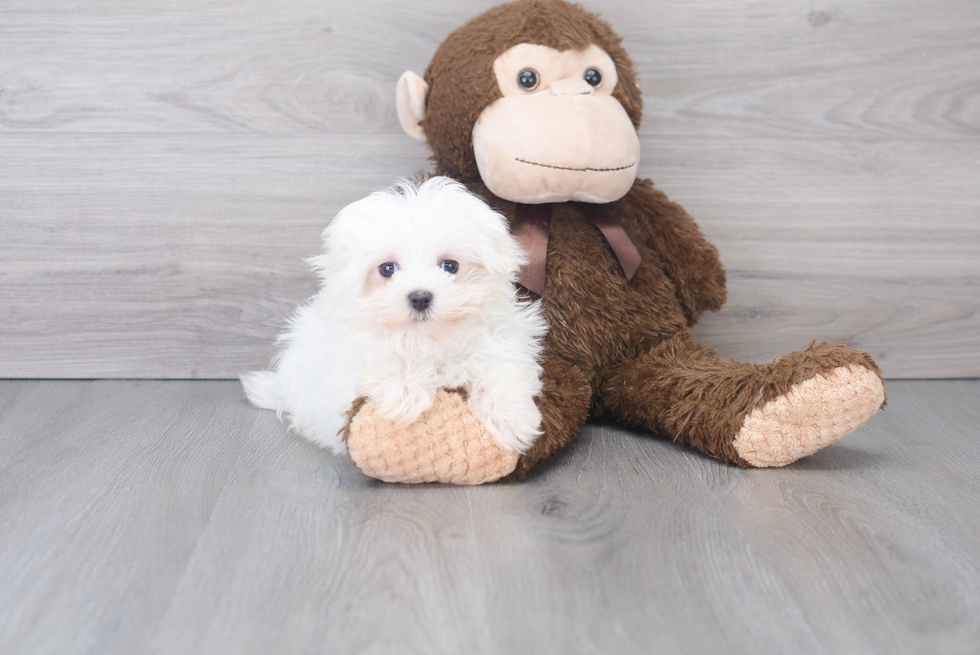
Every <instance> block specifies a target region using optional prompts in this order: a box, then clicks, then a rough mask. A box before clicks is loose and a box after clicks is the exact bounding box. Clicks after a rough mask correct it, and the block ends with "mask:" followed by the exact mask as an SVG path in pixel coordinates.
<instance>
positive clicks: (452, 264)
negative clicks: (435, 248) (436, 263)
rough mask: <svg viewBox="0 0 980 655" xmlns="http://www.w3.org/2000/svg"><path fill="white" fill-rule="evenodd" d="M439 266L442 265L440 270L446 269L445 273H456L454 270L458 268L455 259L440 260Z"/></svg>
mask: <svg viewBox="0 0 980 655" xmlns="http://www.w3.org/2000/svg"><path fill="white" fill-rule="evenodd" d="M440 266H441V267H442V270H444V271H446V272H447V273H452V274H454V275H455V274H456V271H458V270H459V262H457V261H456V260H455V259H447V260H445V261H444V262H442V264H440Z"/></svg>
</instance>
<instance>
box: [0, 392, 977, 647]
mask: <svg viewBox="0 0 980 655" xmlns="http://www.w3.org/2000/svg"><path fill="white" fill-rule="evenodd" d="M978 394H980V382H978V381H925V382H924V381H910V382H893V383H891V384H890V385H889V395H890V404H889V407H888V409H887V410H886V411H885V412H884V413H882V414H880V415H879V416H877V417H875V418H874V419H873V420H872V421H871V422H870V423H869V424H867V425H866V426H864V427H863V428H861V429H860V430H859V431H858V432H857V433H855V434H854V435H852V436H850V437H848V438H847V439H846V440H844V441H842V442H840V443H838V444H835V445H832V446H830V447H828V448H827V449H825V450H824V451H821V452H820V453H818V454H816V455H814V456H812V457H810V458H808V459H806V460H804V461H802V462H799V463H797V464H794V465H792V466H790V467H788V468H784V469H770V470H739V469H734V468H729V467H727V466H725V465H722V464H720V463H718V462H716V461H713V460H710V459H707V458H705V457H703V456H702V455H699V454H697V453H695V452H693V451H690V450H686V449H684V448H682V447H680V446H678V445H676V444H673V443H671V442H668V441H666V440H663V439H660V438H657V437H654V436H651V435H641V434H632V433H629V432H626V431H622V430H619V429H616V428H614V427H610V426H605V425H598V424H590V425H588V426H586V427H585V428H584V429H583V431H582V433H581V434H580V436H579V438H578V440H577V441H576V442H574V443H573V444H572V445H571V446H570V447H569V448H568V449H566V451H564V452H563V453H562V454H561V456H559V457H558V458H557V459H556V460H554V461H553V462H551V463H550V464H549V465H547V466H545V467H544V468H542V469H540V470H539V471H538V472H536V473H535V474H534V475H532V476H531V477H530V478H529V479H528V480H527V481H526V482H524V483H521V484H517V485H499V486H484V487H477V488H458V487H446V486H438V485H425V486H398V485H387V484H383V483H379V482H376V481H372V480H369V479H366V478H364V477H363V476H362V475H361V474H360V473H359V472H358V471H357V470H356V469H354V468H353V466H352V465H351V464H350V463H349V461H347V460H346V459H343V458H338V457H335V456H333V455H331V454H329V453H327V452H325V451H323V450H318V449H316V448H314V447H313V446H311V445H309V444H307V443H305V442H303V441H301V440H299V439H298V438H296V437H294V436H292V435H290V434H289V433H287V432H286V431H285V429H284V428H283V427H282V426H281V425H280V424H279V423H278V422H277V421H276V419H275V416H274V414H273V413H271V412H265V411H260V410H255V409H252V408H250V407H248V406H247V405H246V403H245V401H244V399H243V397H242V394H241V390H240V387H239V386H238V385H237V384H236V383H233V382H204V381H196V382H187V381H184V382H159V381H158V382H138V381H115V382H106V381H103V382H80V381H61V382H45V381H15V382H0V526H2V533H3V538H2V539H0V652H4V653H21V652H24V653H26V652H30V653H38V654H46V653H66V652H71V653H93V654H94V653H99V654H100V655H109V654H112V653H132V652H153V653H161V654H164V653H191V652H192V653H202V654H203V653H228V652H237V653H269V652H291V653H305V652H309V653H321V652H329V653H331V654H337V655H341V654H344V653H363V652H370V653H389V652H391V653H408V652H411V653H460V652H466V653H515V652H541V653H568V652H575V653H603V654H606V653H649V652H670V653H704V652H726V653H758V652H773V653H777V652H778V653H787V654H792V653H809V654H812V653H834V654H849V653H861V654H863V653H872V652H882V653H899V654H900V653H922V652H929V653H943V654H953V653H963V654H967V653H975V652H977V650H978V649H980V619H978V617H980V500H978V499H980V494H978V491H980V474H978V473H977V471H978V470H980V440H978V439H977V438H976V437H977V429H978V426H980V405H977V403H976V398H977V396H978Z"/></svg>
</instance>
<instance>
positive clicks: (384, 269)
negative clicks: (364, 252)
mask: <svg viewBox="0 0 980 655" xmlns="http://www.w3.org/2000/svg"><path fill="white" fill-rule="evenodd" d="M397 270H398V264H396V263H395V262H385V263H384V264H382V265H381V266H379V267H378V272H379V273H381V277H391V276H392V275H394V274H395V271H397Z"/></svg>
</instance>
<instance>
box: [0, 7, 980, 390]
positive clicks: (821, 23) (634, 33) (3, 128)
mask: <svg viewBox="0 0 980 655" xmlns="http://www.w3.org/2000/svg"><path fill="white" fill-rule="evenodd" d="M492 4H494V3H493V2H473V1H470V0H466V1H463V2H454V3H451V4H448V5H446V4H439V3H431V2H428V0H427V1H426V2H421V3H395V2H388V1H381V0H377V1H372V2H363V3H340V2H334V1H326V2H313V1H312V0H297V1H296V2H291V3H288V5H283V4H282V3H275V2H272V1H271V0H241V1H234V2H228V1H220V2H218V1H208V2H200V1H195V2H191V1H190V0H178V1H177V2H166V3H164V2H159V1H149V0H147V1H144V2H140V3H131V4H123V5H121V4H120V3H117V2H111V1H109V0H97V1H96V2H86V3H81V4H79V3H74V2H67V1H66V0H32V1H31V2H26V0H17V1H13V2H5V3H4V4H3V6H2V7H0V152H2V156H0V226H2V230H0V306H3V307H4V310H5V311H0V334H2V335H3V338H2V339H0V376H6V377H164V378H192V377H207V378H223V377H231V376H234V375H236V374H237V373H238V372H240V371H242V370H245V369H250V368H255V367H258V366H262V365H263V364H264V363H265V361H266V360H267V358H268V356H269V354H270V343H271V340H272V338H273V336H274V334H275V332H276V331H277V330H278V329H279V327H280V326H281V325H282V324H283V321H284V319H285V317H286V316H287V315H288V313H289V311H290V309H291V307H292V306H293V305H294V304H296V303H297V302H300V301H302V300H303V299H304V298H305V297H307V296H308V295H309V294H310V293H311V292H312V291H313V290H314V289H313V282H312V279H311V278H310V277H309V275H308V274H307V272H306V270H305V267H304V266H303V264H302V261H301V260H302V258H304V257H308V256H310V255H312V254H314V253H315V252H316V248H317V246H316V244H317V241H318V234H319V232H320V231H321V230H322V228H323V226H324V225H325V224H326V223H327V222H328V221H329V219H330V217H331V216H332V215H333V213H334V212H335V211H336V210H337V209H338V208H339V207H341V206H343V204H346V203H347V202H349V201H351V200H354V199H356V198H358V197H360V196H362V195H364V194H365V193H367V192H368V191H370V190H372V189H374V188H376V187H377V186H380V185H383V184H386V183H388V182H390V181H391V180H392V179H393V177H395V176H398V175H408V174H411V173H413V172H414V171H416V170H418V169H422V168H425V167H426V156H427V154H428V153H427V150H426V149H425V148H424V147H422V146H418V145H417V144H415V143H413V142H411V141H410V140H409V139H408V138H407V137H405V136H404V135H403V134H401V132H400V128H399V127H398V124H397V119H396V117H395V111H394V106H393V92H392V90H393V87H394V82H395V80H396V79H397V77H398V75H399V74H400V73H401V72H402V71H403V70H404V69H406V68H410V69H414V70H416V71H419V72H422V70H423V69H424V67H425V65H426V64H427V62H428V60H429V58H430V57H431V55H432V53H433V52H434V50H435V48H436V47H437V45H438V44H439V42H440V41H441V40H442V39H443V38H444V37H445V35H446V34H448V32H449V31H451V30H452V29H454V28H455V27H457V26H458V25H459V24H461V23H462V22H463V21H465V20H466V19H467V18H469V17H471V16H473V15H476V14H477V13H479V12H480V11H482V10H483V9H485V8H486V7H488V6H490V5H492ZM588 6H589V8H591V9H594V10H597V11H599V12H601V13H602V15H603V16H604V17H605V18H606V19H608V20H609V21H611V22H612V23H613V25H614V26H615V27H616V28H617V29H618V30H619V31H620V33H621V34H622V35H623V37H624V40H625V43H626V46H627V48H628V49H629V51H630V53H631V54H632V56H633V58H634V60H635V62H636V65H637V68H638V69H639V74H640V79H641V83H642V85H643V88H644V93H645V100H646V105H645V115H644V125H643V128H642V130H641V141H642V146H643V151H644V159H643V163H642V168H641V174H642V175H643V176H649V177H653V178H654V180H655V181H656V182H657V184H658V186H659V187H660V188H662V189H663V190H664V191H666V192H667V193H668V194H669V195H670V196H671V197H672V198H674V199H675V200H677V201H679V202H681V203H682V204H684V205H685V207H687V208H688V210H689V211H691V213H692V214H693V215H694V216H695V217H696V218H698V220H699V221H700V222H701V224H702V226H703V227H704V229H705V232H706V233H707V234H708V236H709V238H711V240H712V241H714V242H715V243H716V244H717V245H718V246H719V249H720V250H721V252H722V257H723V260H724V262H725V264H726V266H727V268H728V271H729V278H730V282H729V287H730V301H729V305H728V307H727V308H726V309H725V310H724V311H723V312H721V313H720V314H717V315H712V316H709V317H707V318H706V320H705V321H704V323H703V325H701V326H699V328H698V336H699V337H701V338H702V339H703V340H705V341H706V342H708V343H710V344H712V345H714V346H716V347H718V348H719V350H720V351H721V353H722V354H723V355H725V356H735V357H739V358H741V359H747V360H755V361H758V360H768V359H771V358H773V357H775V356H777V355H779V354H780V353H782V352H785V351H788V350H793V349H797V348H800V347H802V346H804V345H806V343H807V342H809V340H810V339H811V338H813V337H818V338H821V339H828V340H835V341H836V340H847V341H849V342H850V343H852V344H853V345H855V346H857V347H859V348H862V349H866V350H869V351H870V352H872V353H873V354H874V355H875V356H876V357H877V358H878V359H879V361H880V363H881V364H882V365H883V368H884V370H885V373H886V375H888V376H890V377H976V376H980V314H978V308H980V291H978V289H980V257H978V256H977V255H978V252H977V251H978V249H980V234H978V231H980V185H978V184H977V180H978V179H980V83H978V81H977V79H978V78H977V75H976V71H977V70H978V69H980V4H977V3H976V2H974V1H973V0H942V2H938V3H921V2H919V3H917V2H912V1H911V0H901V1H899V2H894V1H891V2H883V1H876V0H861V1H860V2H853V3H849V4H847V5H844V6H839V5H827V4H822V3H814V2H810V1H806V2H804V1H802V0H778V1H777V0H765V1H763V2H756V3H751V4H749V5H746V4H744V3H743V4H734V5H733V4H730V3H722V2H718V0H701V1H699V2H689V1H683V2H682V1H681V0H673V1H665V2H656V3H642V4H641V5H637V4H636V3H633V2H627V1H626V0H616V1H610V2H595V3H589V5H588Z"/></svg>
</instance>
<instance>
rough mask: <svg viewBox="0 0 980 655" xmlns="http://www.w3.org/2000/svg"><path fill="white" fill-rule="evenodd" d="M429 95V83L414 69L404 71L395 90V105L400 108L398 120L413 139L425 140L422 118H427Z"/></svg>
mask: <svg viewBox="0 0 980 655" xmlns="http://www.w3.org/2000/svg"><path fill="white" fill-rule="evenodd" d="M428 95H429V85H428V84H426V83H425V80H423V79H422V78H421V77H419V76H418V75H416V74H415V73H413V72H412V71H406V72H404V73H402V76H401V77H400V78H398V87H397V88H396V90H395V107H396V108H397V109H398V122H399V123H401V124H402V129H403V130H405V133H406V134H408V136H410V137H412V138H413V139H418V140H419V141H425V132H424V131H423V130H422V119H423V118H425V99H426V97H428Z"/></svg>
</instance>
